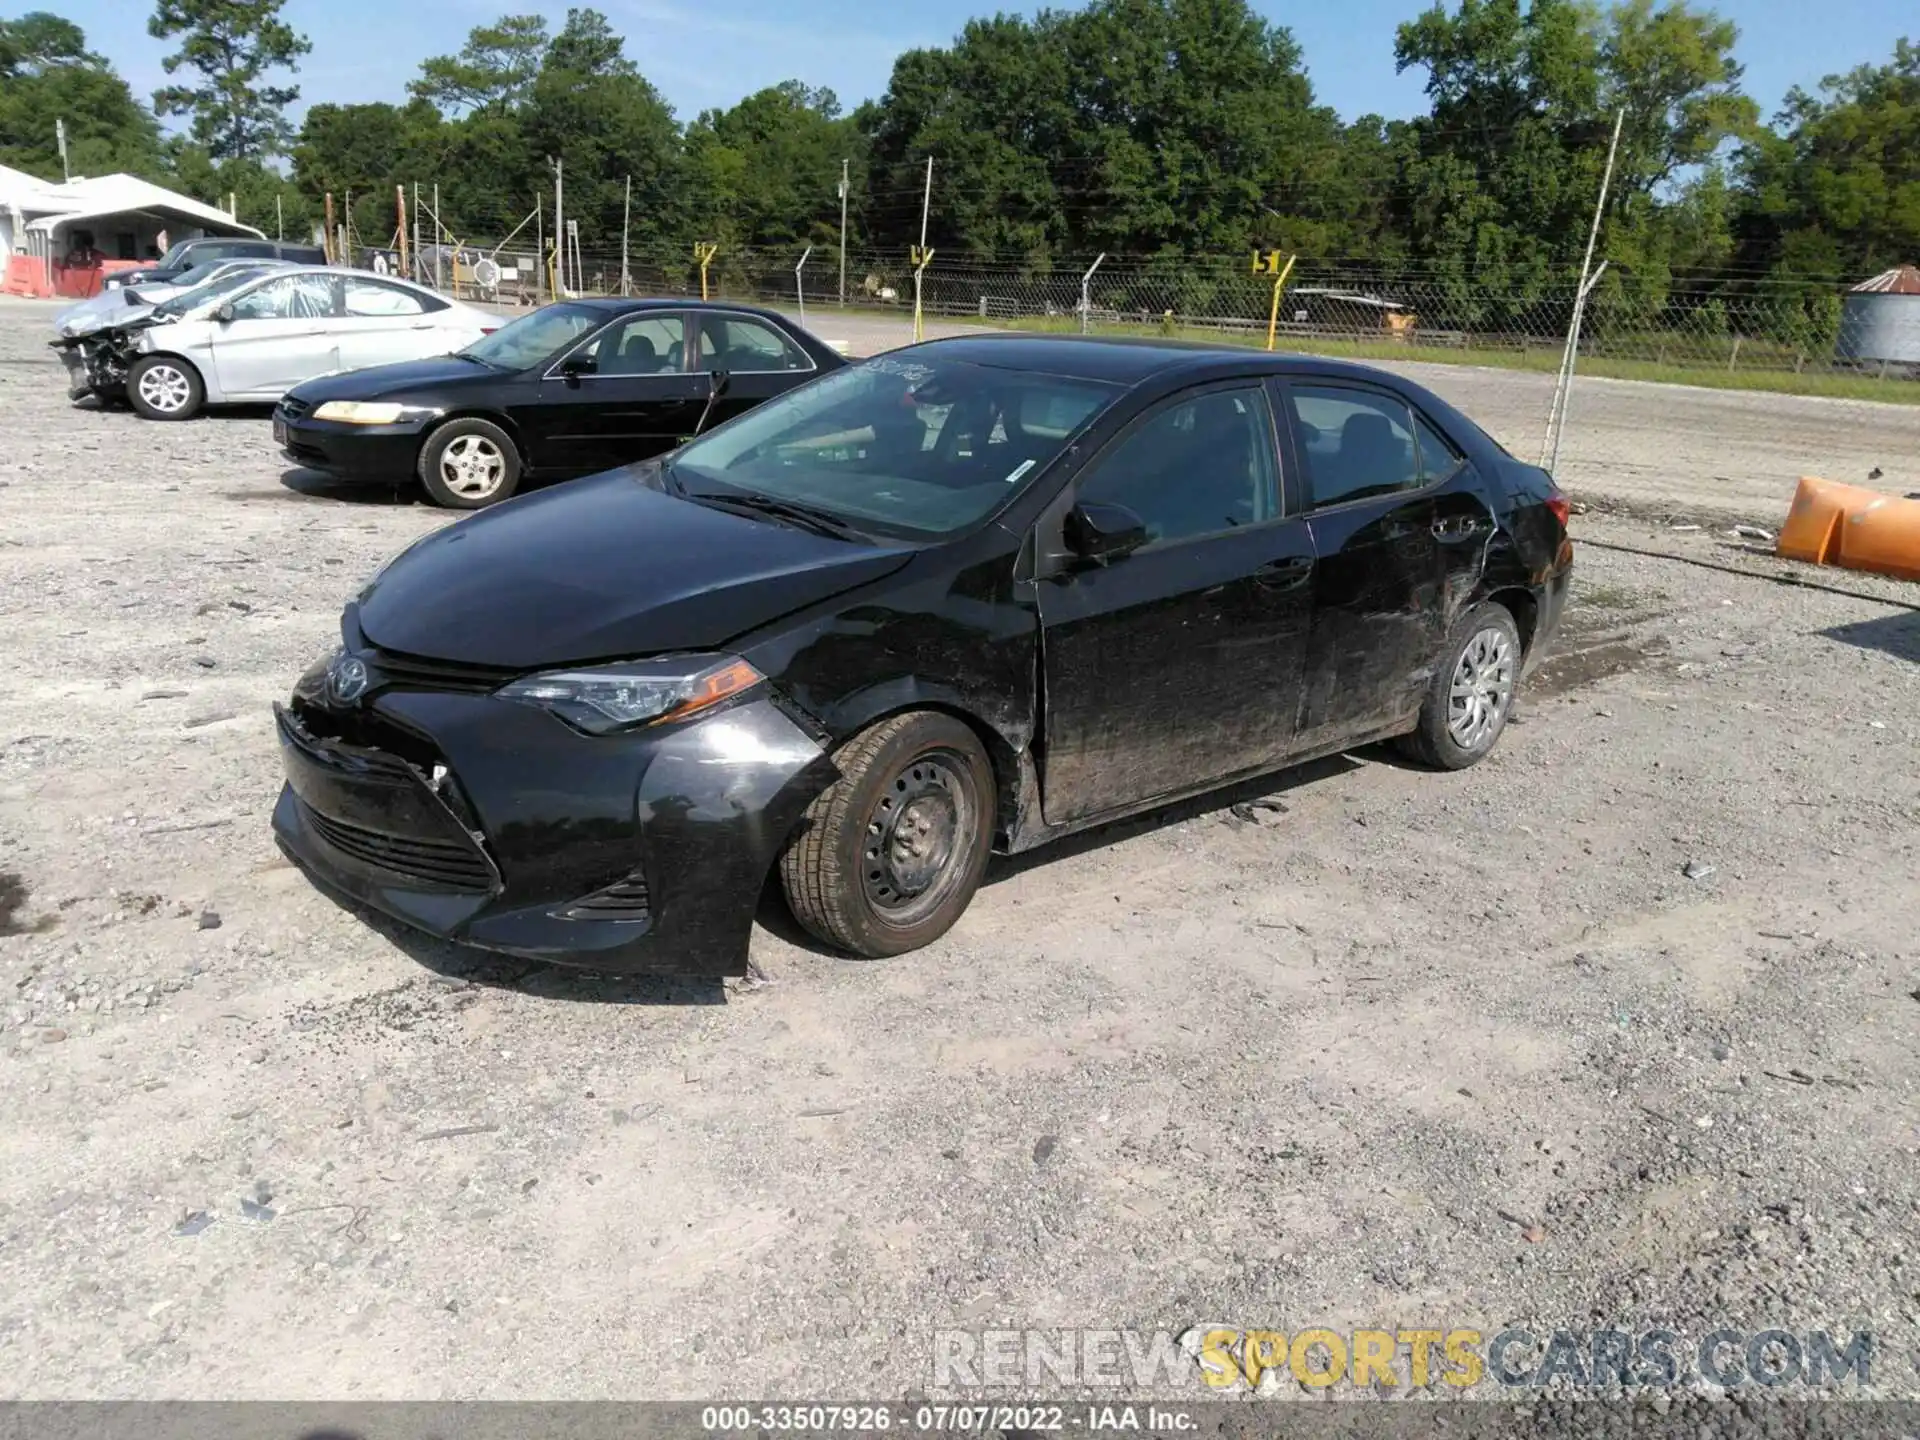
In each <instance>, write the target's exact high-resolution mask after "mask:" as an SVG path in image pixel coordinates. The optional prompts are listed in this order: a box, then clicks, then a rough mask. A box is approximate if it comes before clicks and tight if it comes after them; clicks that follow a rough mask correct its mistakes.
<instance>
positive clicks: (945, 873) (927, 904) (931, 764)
mask: <svg viewBox="0 0 1920 1440" xmlns="http://www.w3.org/2000/svg"><path fill="white" fill-rule="evenodd" d="M978 804H979V800H978V797H976V796H975V795H974V793H973V782H972V777H971V774H970V772H969V770H968V768H967V765H966V762H965V761H964V760H963V759H962V758H961V757H960V756H959V755H958V754H956V753H954V752H953V751H951V750H944V749H943V750H931V751H928V752H926V753H925V754H922V755H919V756H917V757H915V759H914V760H913V763H912V764H910V765H908V766H907V767H906V768H905V769H903V770H902V771H901V772H900V773H899V774H898V775H896V776H894V778H893V780H892V781H891V782H890V783H889V784H888V785H887V787H886V789H885V791H883V792H882V794H881V796H880V799H879V801H878V802H877V803H876V804H875V805H874V807H873V812H872V814H870V815H869V816H868V817H867V833H866V843H865V844H864V845H863V847H862V851H861V880H862V883H863V885H864V887H865V890H866V895H867V900H868V903H869V904H871V905H872V906H873V909H874V912H875V913H876V914H877V915H878V916H880V918H882V919H883V920H885V921H886V923H887V924H889V925H897V926H900V927H902V928H905V927H909V926H913V925H916V924H918V923H919V922H920V921H922V920H924V919H925V918H926V917H927V916H928V915H930V914H932V913H933V911H935V910H936V909H938V908H939V907H940V905H941V904H942V903H943V902H944V901H945V900H946V898H947V895H948V893H949V892H950V891H951V890H952V888H953V887H954V886H955V885H956V884H958V883H959V881H960V878H961V877H962V876H963V875H965V873H966V871H967V866H968V864H969V863H970V861H971V859H972V855H971V853H970V852H971V849H972V844H973V842H972V838H971V837H972V835H973V833H974V826H975V818H974V817H975V813H976V812H975V807H976V806H977V805H978Z"/></svg>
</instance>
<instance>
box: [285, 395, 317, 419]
mask: <svg viewBox="0 0 1920 1440" xmlns="http://www.w3.org/2000/svg"><path fill="white" fill-rule="evenodd" d="M312 410H313V406H312V405H311V404H310V403H309V402H307V401H305V400H296V399H294V398H293V396H291V395H284V396H282V397H281V399H280V418H281V419H283V420H299V419H301V418H303V417H304V416H306V415H307V414H309V413H310V412H311V411H312Z"/></svg>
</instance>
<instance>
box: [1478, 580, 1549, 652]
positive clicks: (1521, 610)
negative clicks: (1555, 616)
mask: <svg viewBox="0 0 1920 1440" xmlns="http://www.w3.org/2000/svg"><path fill="white" fill-rule="evenodd" d="M1487 603H1488V604H1489V605H1498V606H1499V607H1500V608H1501V609H1503V610H1505V611H1506V612H1507V613H1508V614H1509V615H1511V616H1512V617H1513V628H1514V629H1516V630H1518V631H1519V632H1520V653H1521V654H1522V655H1525V654H1528V653H1530V652H1531V651H1532V649H1533V627H1534V625H1535V624H1536V623H1537V622H1538V620H1539V618H1540V606H1539V604H1538V602H1536V601H1535V600H1534V598H1533V592H1532V591H1530V590H1525V589H1522V588H1520V587H1519V586H1512V587H1509V588H1508V589H1505V590H1496V591H1494V592H1493V594H1491V595H1489V596H1487Z"/></svg>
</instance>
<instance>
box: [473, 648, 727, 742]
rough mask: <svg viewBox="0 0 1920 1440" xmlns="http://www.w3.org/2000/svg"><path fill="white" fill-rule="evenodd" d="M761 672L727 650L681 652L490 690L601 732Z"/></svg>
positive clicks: (720, 694) (675, 714)
mask: <svg viewBox="0 0 1920 1440" xmlns="http://www.w3.org/2000/svg"><path fill="white" fill-rule="evenodd" d="M762 679H763V677H762V676H761V674H760V672H759V671H758V670H756V669H754V668H753V666H751V665H749V664H748V663H747V662H746V661H744V660H741V659H738V658H737V657H735V656H732V655H682V656H678V657H676V658H673V659H668V660H635V661H630V662H627V663H625V664H620V665H596V666H594V667H592V668H591V669H583V670H551V671H548V672H547V673H545V674H542V675H528V676H525V677H524V678H522V679H519V680H515V681H514V682H513V683H512V684H511V685H507V686H504V687H502V688H501V689H499V690H497V691H495V692H494V693H495V694H496V695H498V696H499V697H500V698H501V699H502V700H515V701H518V702H519V703H521V704H523V705H535V706H538V707H539V708H540V709H542V710H545V711H548V712H549V713H550V714H553V715H557V716H558V717H559V718H560V719H562V720H564V721H566V722H567V724H569V725H571V726H573V727H574V729H576V730H583V731H585V732H586V733H587V734H589V735H606V734H610V733H612V732H613V731H616V730H633V729H638V728H640V727H641V726H645V725H661V724H664V723H666V722H667V721H669V720H684V719H685V718H687V717H688V716H689V715H695V714H698V713H699V712H700V711H702V710H707V709H710V708H712V707H713V706H715V705H718V704H720V703H721V702H722V701H723V700H730V699H732V698H733V697H734V696H736V695H740V694H743V693H744V692H746V691H748V690H751V689H752V688H753V687H754V686H756V685H758V684H760V683H761V680H762Z"/></svg>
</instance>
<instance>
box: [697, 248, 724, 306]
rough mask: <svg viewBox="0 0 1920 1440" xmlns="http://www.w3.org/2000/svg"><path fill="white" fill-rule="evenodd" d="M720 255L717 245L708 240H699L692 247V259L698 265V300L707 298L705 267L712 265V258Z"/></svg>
mask: <svg viewBox="0 0 1920 1440" xmlns="http://www.w3.org/2000/svg"><path fill="white" fill-rule="evenodd" d="M719 253H720V247H719V245H718V244H716V243H714V242H713V241H710V240H701V241H698V242H696V243H695V245H694V247H693V258H694V259H695V260H696V261H697V262H699V265H700V298H701V299H702V300H704V299H706V298H707V266H709V265H711V264H712V263H713V257H714V256H715V255H718V254H719Z"/></svg>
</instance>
